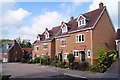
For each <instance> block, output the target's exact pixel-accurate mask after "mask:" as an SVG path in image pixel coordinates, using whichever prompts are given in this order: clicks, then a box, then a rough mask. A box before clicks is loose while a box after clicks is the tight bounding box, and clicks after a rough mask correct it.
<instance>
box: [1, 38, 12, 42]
mask: <svg viewBox="0 0 120 80" xmlns="http://www.w3.org/2000/svg"><path fill="white" fill-rule="evenodd" d="M12 41H13V40H10V39H0V43H2V42H12Z"/></svg>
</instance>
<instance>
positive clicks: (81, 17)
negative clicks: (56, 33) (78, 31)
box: [77, 15, 86, 27]
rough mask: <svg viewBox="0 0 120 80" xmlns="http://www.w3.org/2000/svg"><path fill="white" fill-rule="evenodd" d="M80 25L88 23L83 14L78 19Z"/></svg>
mask: <svg viewBox="0 0 120 80" xmlns="http://www.w3.org/2000/svg"><path fill="white" fill-rule="evenodd" d="M77 22H78V27H80V26H84V25H86V18H85V17H84V16H83V15H80V16H79V17H78V19H77Z"/></svg>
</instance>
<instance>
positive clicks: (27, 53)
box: [22, 48, 33, 61]
mask: <svg viewBox="0 0 120 80" xmlns="http://www.w3.org/2000/svg"><path fill="white" fill-rule="evenodd" d="M22 49H23V58H24V59H26V60H27V61H31V60H32V50H33V49H32V48H22Z"/></svg>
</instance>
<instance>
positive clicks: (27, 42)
mask: <svg viewBox="0 0 120 80" xmlns="http://www.w3.org/2000/svg"><path fill="white" fill-rule="evenodd" d="M20 45H21V47H22V48H31V47H32V44H31V43H30V40H23V41H22V42H21V43H20Z"/></svg>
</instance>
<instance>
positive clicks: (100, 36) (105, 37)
mask: <svg viewBox="0 0 120 80" xmlns="http://www.w3.org/2000/svg"><path fill="white" fill-rule="evenodd" d="M53 29H54V30H53ZM53 29H51V30H48V29H46V30H45V32H44V33H43V34H42V35H39V41H40V43H39V45H38V47H39V50H40V52H39V53H40V55H41V54H42V55H43V54H44V53H45V54H46V53H48V54H49V53H50V55H53V56H54V55H57V56H58V58H59V60H60V61H64V60H65V61H67V55H68V54H74V56H75V61H81V62H83V61H87V62H88V63H89V64H91V65H93V63H94V62H95V56H96V54H97V51H98V48H99V47H102V48H104V49H105V51H108V50H110V49H115V30H114V27H113V25H112V22H111V19H110V17H109V14H108V11H107V9H106V6H104V5H103V3H102V2H101V3H100V4H99V8H98V9H96V10H93V11H90V12H87V13H84V14H80V15H79V16H78V18H74V17H71V18H70V21H69V22H67V23H66V22H61V24H60V26H57V27H53ZM54 31H55V32H54ZM51 33H53V34H54V35H53V34H52V35H51ZM50 37H51V38H52V39H51V38H50ZM52 44H53V45H52ZM36 50H37V47H36ZM53 56H52V57H53Z"/></svg>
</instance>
